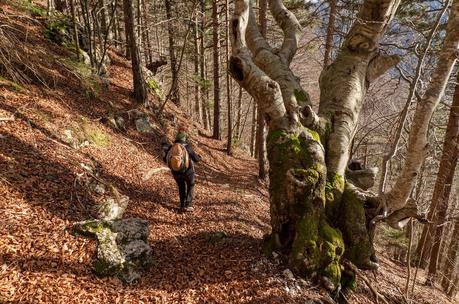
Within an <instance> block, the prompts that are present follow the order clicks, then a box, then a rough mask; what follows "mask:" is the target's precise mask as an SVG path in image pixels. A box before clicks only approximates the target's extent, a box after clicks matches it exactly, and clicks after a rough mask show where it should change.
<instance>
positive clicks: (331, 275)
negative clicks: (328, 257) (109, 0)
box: [322, 261, 341, 286]
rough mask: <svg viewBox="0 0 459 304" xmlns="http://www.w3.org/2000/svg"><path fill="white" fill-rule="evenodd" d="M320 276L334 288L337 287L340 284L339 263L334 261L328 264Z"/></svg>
mask: <svg viewBox="0 0 459 304" xmlns="http://www.w3.org/2000/svg"><path fill="white" fill-rule="evenodd" d="M322 274H323V276H325V277H327V278H328V279H329V280H330V281H331V282H332V283H333V285H334V286H338V285H339V284H340V282H341V266H340V264H339V262H336V261H335V262H332V263H330V264H328V265H327V266H326V267H325V269H324V270H323V273H322Z"/></svg>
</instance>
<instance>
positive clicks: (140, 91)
mask: <svg viewBox="0 0 459 304" xmlns="http://www.w3.org/2000/svg"><path fill="white" fill-rule="evenodd" d="M123 4H124V14H125V16H126V19H127V21H128V22H127V23H126V32H127V33H129V37H130V41H129V48H130V50H131V57H132V76H133V82H134V94H135V99H136V101H137V102H139V103H145V102H146V101H147V100H148V91H147V86H146V84H145V78H144V76H143V71H142V62H141V60H140V51H139V47H138V45H137V33H136V31H135V25H134V24H135V23H134V22H135V21H134V13H133V5H132V1H130V0H124V1H123Z"/></svg>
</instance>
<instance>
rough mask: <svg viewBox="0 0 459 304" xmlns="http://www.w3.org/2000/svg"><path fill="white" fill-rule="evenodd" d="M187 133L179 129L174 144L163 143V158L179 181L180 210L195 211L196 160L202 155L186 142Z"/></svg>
mask: <svg viewBox="0 0 459 304" xmlns="http://www.w3.org/2000/svg"><path fill="white" fill-rule="evenodd" d="M186 139H187V133H186V130H184V129H183V128H181V129H179V130H178V133H177V135H176V137H175V141H174V143H173V144H172V145H167V144H165V145H163V149H164V152H165V153H164V157H163V160H164V161H165V162H166V163H167V165H168V166H169V168H170V169H171V172H172V176H173V177H174V179H175V181H176V182H177V186H178V188H179V194H180V208H179V211H180V212H182V211H187V212H191V211H193V188H194V182H195V177H194V164H193V163H194V162H199V161H200V160H201V157H200V156H199V155H197V154H196V153H195V152H194V151H193V149H192V148H191V146H190V145H189V144H188V143H187V142H186Z"/></svg>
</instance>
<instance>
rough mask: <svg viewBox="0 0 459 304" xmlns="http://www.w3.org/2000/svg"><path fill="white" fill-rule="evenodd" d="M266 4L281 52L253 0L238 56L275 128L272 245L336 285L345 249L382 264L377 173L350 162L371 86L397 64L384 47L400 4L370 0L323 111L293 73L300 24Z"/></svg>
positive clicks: (244, 5) (236, 63)
mask: <svg viewBox="0 0 459 304" xmlns="http://www.w3.org/2000/svg"><path fill="white" fill-rule="evenodd" d="M268 3H269V8H270V10H271V13H272V15H273V16H275V19H276V22H277V23H278V24H279V26H280V27H281V29H282V30H283V32H284V41H283V43H282V46H281V48H280V49H278V50H277V49H273V48H272V47H271V46H270V45H269V44H268V43H267V41H266V40H265V39H264V37H263V35H262V34H261V33H260V31H259V28H258V26H257V23H256V21H255V16H254V13H253V10H252V7H251V5H250V2H249V1H248V0H237V1H236V2H235V12H234V16H233V20H232V23H231V28H232V36H231V38H232V39H231V40H232V41H231V42H232V57H231V60H230V72H231V74H232V76H233V77H234V78H235V79H236V81H238V83H239V84H240V85H241V86H242V87H243V88H244V89H245V90H247V92H249V93H250V94H251V95H252V97H253V98H254V100H256V101H257V106H258V107H259V109H260V111H263V112H264V113H265V118H266V120H267V124H268V138H267V152H268V161H269V165H270V170H269V177H270V189H269V191H270V206H271V208H270V212H271V226H272V233H271V235H270V236H268V237H266V240H265V241H266V242H265V249H266V251H268V252H271V251H277V252H279V253H281V254H282V255H283V256H284V257H285V258H286V260H287V261H288V262H289V263H290V264H291V265H292V267H293V268H294V269H295V270H296V271H297V272H299V273H302V274H304V275H306V276H309V277H316V278H318V279H319V280H321V281H322V282H323V283H324V284H325V286H326V287H328V288H329V289H334V288H336V287H337V286H338V285H339V284H340V282H341V280H342V276H341V267H340V264H339V262H340V258H341V256H342V255H343V254H344V255H345V256H347V257H348V258H349V259H351V261H352V262H354V263H355V264H356V265H357V266H359V267H362V268H372V267H373V266H374V264H373V263H372V261H371V257H372V256H373V253H374V250H373V247H372V243H371V238H370V234H369V232H368V231H369V230H368V222H369V220H368V219H369V218H371V216H372V214H371V212H370V215H369V214H368V212H367V211H366V210H365V209H364V205H365V204H367V205H368V204H370V205H372V206H373V207H374V208H373V209H376V207H377V203H376V202H375V200H374V198H373V197H372V196H371V195H369V193H367V192H366V191H365V190H366V189H368V188H369V187H370V186H371V185H372V183H373V182H374V177H375V173H376V170H357V171H352V172H350V171H349V172H348V173H346V168H347V163H348V160H349V153H348V151H349V146H350V144H351V140H352V137H353V135H354V132H355V129H356V124H357V120H358V117H359V113H360V110H361V107H362V104H363V100H364V97H365V94H366V91H367V89H368V86H369V84H370V83H371V81H373V80H375V79H376V78H377V77H379V76H380V75H382V74H383V73H384V72H385V71H386V70H387V69H389V68H390V67H392V66H393V65H395V64H396V63H397V62H398V60H399V59H398V57H397V56H382V55H380V53H379V52H378V42H379V39H380V38H381V36H382V35H383V33H384V31H385V29H386V27H387V25H388V23H389V21H390V19H391V18H392V16H393V14H394V12H395V10H396V8H397V6H398V4H399V1H390V0H379V1H378V0H367V1H365V2H364V4H363V6H362V8H361V11H360V13H359V16H358V18H357V19H358V20H359V21H358V22H356V23H355V24H354V25H353V27H352V28H351V30H350V32H349V34H348V35H347V37H346V41H345V43H344V45H343V47H342V49H341V50H340V52H339V54H338V56H337V58H336V60H335V61H334V62H333V63H332V64H331V65H329V66H328V67H327V69H326V70H324V72H323V73H322V76H321V79H320V88H321V100H320V108H319V112H318V113H317V114H316V113H315V112H314V111H312V108H311V102H310V99H309V96H308V94H307V92H305V91H304V90H303V89H302V87H301V85H300V83H299V80H298V78H297V77H296V76H295V75H294V74H293V73H292V71H291V70H290V63H291V61H292V58H293V56H294V55H295V53H296V50H297V45H298V40H299V37H300V35H301V27H300V25H299V23H298V21H297V19H296V18H295V16H294V15H293V14H292V13H291V12H290V11H288V10H287V9H286V8H285V6H284V5H283V3H282V1H281V0H270V1H268ZM346 174H347V176H346ZM338 215H340V216H338Z"/></svg>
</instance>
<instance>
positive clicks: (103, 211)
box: [73, 170, 153, 283]
mask: <svg viewBox="0 0 459 304" xmlns="http://www.w3.org/2000/svg"><path fill="white" fill-rule="evenodd" d="M88 175H89V176H91V181H90V182H89V188H90V189H91V190H92V191H93V192H95V193H97V194H100V195H103V194H106V190H105V189H106V188H108V189H109V190H110V191H109V193H110V195H109V196H106V197H105V199H104V201H103V203H102V204H101V205H100V207H99V208H98V210H97V219H90V220H86V221H82V222H77V223H75V224H74V225H73V230H74V232H75V233H76V234H78V235H82V236H86V237H91V238H95V239H97V242H98V246H97V256H96V257H97V259H96V261H95V262H94V271H95V273H96V274H98V275H101V276H105V275H114V276H117V277H118V278H120V279H121V280H122V281H124V282H126V283H131V282H133V281H135V280H136V279H138V278H140V276H141V273H142V271H144V270H145V269H147V268H148V267H150V266H151V265H152V263H153V255H152V250H151V248H150V246H149V245H148V235H149V228H148V222H147V221H146V220H143V219H140V218H126V219H122V216H123V214H124V212H125V210H126V208H127V206H128V203H129V197H127V196H125V195H121V194H120V193H119V192H118V191H117V190H116V188H114V187H113V186H112V185H110V184H107V183H105V182H103V181H102V180H101V179H99V178H98V177H97V176H96V175H94V173H92V172H91V171H90V170H88ZM96 189H97V191H96ZM101 189H104V190H103V191H101Z"/></svg>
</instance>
